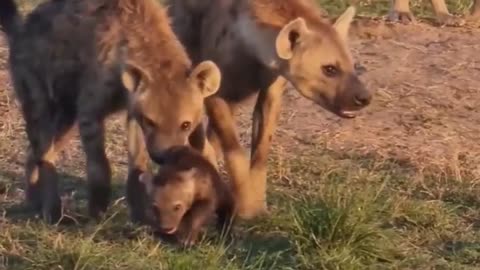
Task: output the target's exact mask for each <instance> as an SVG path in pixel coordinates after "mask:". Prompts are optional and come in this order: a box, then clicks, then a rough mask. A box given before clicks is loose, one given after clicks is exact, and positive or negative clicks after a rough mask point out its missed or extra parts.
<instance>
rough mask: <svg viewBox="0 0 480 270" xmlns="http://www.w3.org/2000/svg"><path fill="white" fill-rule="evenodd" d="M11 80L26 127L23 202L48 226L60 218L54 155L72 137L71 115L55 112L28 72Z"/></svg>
mask: <svg viewBox="0 0 480 270" xmlns="http://www.w3.org/2000/svg"><path fill="white" fill-rule="evenodd" d="M22 75H23V80H22V81H18V80H17V79H15V80H14V83H15V90H16V92H17V94H18V97H19V99H20V104H21V107H22V113H23V116H24V119H25V124H26V133H27V137H28V141H29V150H28V153H27V160H26V164H25V178H26V179H25V182H26V201H27V202H28V203H29V204H30V206H32V207H33V208H34V210H35V211H38V212H40V213H41V214H42V218H43V219H44V220H45V221H46V222H47V223H56V222H57V221H58V220H59V219H60V218H61V200H60V195H59V192H58V176H57V172H56V169H55V165H54V164H55V159H56V152H57V151H59V150H61V148H62V147H63V145H64V143H65V142H66V141H67V140H68V138H69V137H70V136H71V134H72V130H73V128H72V125H73V119H74V117H73V115H70V116H69V115H68V114H60V113H56V114H55V113H54V111H53V109H52V104H50V101H49V98H48V96H47V95H46V94H45V92H44V91H42V90H43V89H42V88H40V87H41V85H42V83H41V82H39V81H38V80H37V79H36V77H35V76H30V74H29V73H28V72H25V73H22Z"/></svg>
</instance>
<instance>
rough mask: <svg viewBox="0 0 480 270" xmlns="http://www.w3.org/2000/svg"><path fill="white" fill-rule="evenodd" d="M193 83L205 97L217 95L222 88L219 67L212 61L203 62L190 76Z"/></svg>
mask: <svg viewBox="0 0 480 270" xmlns="http://www.w3.org/2000/svg"><path fill="white" fill-rule="evenodd" d="M190 80H191V82H192V83H193V84H194V85H196V86H197V87H198V89H199V90H200V92H201V93H202V95H203V97H204V98H206V97H209V96H211V95H213V94H215V93H216V92H217V91H218V89H219V88H220V82H221V80H222V74H221V73H220V69H219V68H218V66H217V65H216V64H215V63H214V62H212V61H203V62H201V63H200V64H198V65H197V66H196V67H195V68H194V69H193V71H192V73H191V74H190Z"/></svg>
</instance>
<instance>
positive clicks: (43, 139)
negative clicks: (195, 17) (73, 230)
mask: <svg viewBox="0 0 480 270" xmlns="http://www.w3.org/2000/svg"><path fill="white" fill-rule="evenodd" d="M0 10H1V12H0V23H1V24H2V26H3V29H4V30H5V32H6V33H7V37H8V40H9V44H10V58H9V62H10V66H11V74H12V79H13V81H14V83H15V92H16V94H17V97H18V99H19V101H20V103H21V107H22V112H23V116H24V118H25V122H26V131H27V135H28V139H29V142H30V151H29V155H28V157H27V162H26V174H27V175H26V178H27V199H28V201H29V202H30V203H31V204H32V205H33V206H34V207H35V209H36V210H39V211H41V212H42V214H43V216H44V218H45V219H46V220H48V221H51V222H56V221H57V220H58V219H59V218H60V210H59V209H61V206H60V200H59V197H58V191H57V186H56V184H54V183H56V182H57V180H56V179H53V178H56V173H55V166H54V163H55V156H56V155H55V154H56V153H57V152H58V151H60V150H61V149H62V147H63V146H64V145H65V144H66V142H67V141H68V139H69V138H70V137H71V135H72V134H73V131H74V130H75V127H77V126H78V129H79V131H80V136H81V139H82V144H83V147H84V150H85V154H86V157H87V178H88V185H89V211H90V214H91V215H92V216H94V217H96V216H98V215H100V214H101V213H102V212H104V211H105V210H106V208H107V206H108V204H109V200H110V194H111V190H110V178H111V170H110V166H109V162H108V159H107V156H106V153H105V134H104V133H105V129H104V121H105V120H106V118H107V117H108V116H109V115H111V114H112V113H115V112H118V111H122V110H125V109H128V140H129V142H128V150H129V178H128V183H127V197H128V201H129V204H130V207H131V210H132V218H134V219H135V220H137V219H141V214H137V213H141V212H142V211H143V209H142V207H143V205H142V204H141V203H137V202H138V201H139V199H138V198H136V197H135V196H136V194H138V192H137V191H138V190H139V189H140V190H141V189H142V188H143V187H142V185H141V184H140V183H139V182H138V174H140V173H141V172H142V171H145V170H146V167H147V161H148V157H149V156H150V157H151V158H152V159H153V160H155V161H157V162H160V161H161V160H162V158H163V152H164V151H165V150H166V149H168V148H169V147H171V146H175V145H185V144H187V143H188V142H189V141H190V139H189V137H190V135H191V134H192V133H195V132H196V130H199V129H200V130H201V129H202V123H201V121H202V117H203V116H204V106H203V99H204V97H206V96H209V95H211V94H213V93H215V92H216V91H217V89H218V87H219V83H220V73H219V70H218V68H217V67H216V65H215V64H213V63H212V62H202V63H200V64H199V65H197V66H196V67H195V68H192V64H191V61H190V59H189V57H188V55H187V54H186V52H185V50H184V48H183V47H182V45H181V43H180V42H179V41H178V40H177V38H176V36H175V35H174V33H173V32H172V30H171V29H170V25H169V20H168V17H167V15H166V12H165V10H164V9H163V8H162V7H161V6H160V5H159V4H158V3H157V1H155V0H69V1H51V2H46V3H44V4H41V5H39V6H38V7H37V8H36V9H35V10H34V11H33V12H32V13H31V14H29V16H28V17H27V19H26V20H25V22H22V21H21V19H20V15H19V14H18V10H17V7H16V5H15V3H14V1H13V0H5V1H2V2H0ZM147 153H148V154H147Z"/></svg>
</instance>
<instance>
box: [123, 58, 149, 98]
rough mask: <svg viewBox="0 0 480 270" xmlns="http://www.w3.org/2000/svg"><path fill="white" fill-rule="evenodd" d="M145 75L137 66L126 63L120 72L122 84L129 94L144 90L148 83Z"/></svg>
mask: <svg viewBox="0 0 480 270" xmlns="http://www.w3.org/2000/svg"><path fill="white" fill-rule="evenodd" d="M148 81H149V80H148V75H147V73H146V72H145V71H144V70H143V69H142V68H140V67H139V66H137V65H135V64H132V63H127V64H126V65H125V67H124V69H123V71H122V84H123V86H124V87H125V88H126V89H127V90H128V91H130V92H132V93H135V92H138V91H141V90H142V89H144V88H145V87H144V86H145V85H146V84H147V83H148Z"/></svg>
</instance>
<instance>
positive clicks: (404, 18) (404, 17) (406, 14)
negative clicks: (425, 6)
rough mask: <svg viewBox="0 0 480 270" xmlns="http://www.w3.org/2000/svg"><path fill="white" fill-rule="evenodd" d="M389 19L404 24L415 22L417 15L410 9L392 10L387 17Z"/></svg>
mask: <svg viewBox="0 0 480 270" xmlns="http://www.w3.org/2000/svg"><path fill="white" fill-rule="evenodd" d="M387 20H388V21H392V22H400V23H403V24H408V23H414V22H415V21H416V20H415V16H413V14H412V12H410V11H392V12H390V14H389V15H388V17H387Z"/></svg>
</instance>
